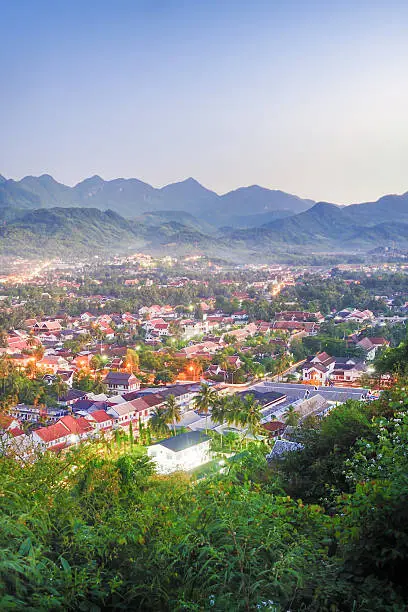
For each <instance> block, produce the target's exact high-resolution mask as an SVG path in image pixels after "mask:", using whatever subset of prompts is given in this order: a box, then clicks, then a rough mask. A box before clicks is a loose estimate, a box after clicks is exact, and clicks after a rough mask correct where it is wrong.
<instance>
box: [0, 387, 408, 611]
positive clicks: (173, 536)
mask: <svg viewBox="0 0 408 612" xmlns="http://www.w3.org/2000/svg"><path fill="white" fill-rule="evenodd" d="M407 406H408V392H407V390H406V388H405V386H404V385H403V384H401V385H400V386H399V387H398V388H396V389H392V390H390V391H388V392H386V393H385V394H384V397H383V398H382V399H381V400H380V401H377V402H373V403H371V404H369V405H367V404H364V403H359V402H351V403H349V404H346V405H345V406H342V407H339V408H337V409H334V410H333V411H332V412H331V413H330V415H329V416H328V417H326V418H325V419H324V420H323V421H321V422H318V421H315V420H313V419H311V420H309V421H308V422H306V424H304V425H303V426H302V428H301V429H300V430H298V434H297V435H298V436H299V439H301V440H302V443H303V444H304V450H303V451H300V452H298V453H296V454H292V455H291V456H290V457H288V458H287V459H285V460H284V461H279V462H277V463H275V464H272V466H268V464H267V463H266V461H265V448H264V447H257V446H255V445H254V444H251V445H250V446H249V448H248V450H247V451H245V452H244V453H242V455H241V456H240V457H239V458H238V460H235V461H227V463H226V465H225V467H224V468H223V473H220V472H219V471H217V470H216V469H215V470H214V471H213V472H212V473H209V474H208V475H207V477H206V478H204V479H202V480H200V481H195V480H194V478H193V477H190V476H187V475H182V474H176V475H173V476H168V477H164V476H157V475H155V473H154V471H153V469H152V466H151V464H150V463H149V461H148V460H147V458H146V457H145V456H144V455H143V452H142V451H141V449H140V447H139V446H135V449H134V450H132V449H129V448H127V450H124V453H126V454H123V455H120V453H119V454H118V453H112V452H111V450H110V449H109V446H107V445H104V444H103V443H102V444H96V443H92V444H90V445H88V446H82V447H81V448H80V449H78V450H75V451H72V452H70V453H69V454H67V455H65V456H62V457H55V456H53V455H51V454H46V455H44V456H43V457H41V458H39V459H38V460H37V461H36V462H34V463H31V464H27V465H24V466H22V465H21V464H20V463H17V462H15V461H14V460H13V459H5V458H3V459H1V460H0V500H1V503H0V548H1V552H0V608H1V609H2V610H18V609H22V608H24V609H27V610H93V611H96V610H106V609H111V610H112V609H114V610H122V609H128V610H147V611H148V610H179V611H187V610H188V611H193V610H194V611H198V610H220V611H223V610H225V611H227V610H228V611H229V610H255V609H265V610H274V611H283V610H313V611H317V610H323V611H324V610H327V611H329V610H330V611H331V612H335V611H347V610H356V611H357V610H358V611H366V612H372V611H373V610H384V611H398V610H403V609H405V608H406V606H407V604H408V590H407V587H406V580H405V577H406V569H407V564H408V536H407V534H408V515H407V512H406V502H407V492H408V480H407V473H408V455H407V449H408V416H407V412H406V409H407ZM301 498H302V499H303V501H301Z"/></svg>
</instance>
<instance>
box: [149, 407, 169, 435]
mask: <svg viewBox="0 0 408 612" xmlns="http://www.w3.org/2000/svg"><path fill="white" fill-rule="evenodd" d="M150 427H151V429H152V431H153V433H154V434H155V435H156V436H165V435H166V434H168V433H169V429H168V427H167V418H166V409H165V408H160V407H159V408H155V409H154V410H153V412H152V414H151V417H150Z"/></svg>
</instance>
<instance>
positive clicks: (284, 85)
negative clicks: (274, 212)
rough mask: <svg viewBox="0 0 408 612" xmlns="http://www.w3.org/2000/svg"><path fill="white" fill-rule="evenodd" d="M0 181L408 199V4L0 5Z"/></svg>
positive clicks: (199, 0) (119, 0) (4, 1)
mask: <svg viewBox="0 0 408 612" xmlns="http://www.w3.org/2000/svg"><path fill="white" fill-rule="evenodd" d="M0 57H1V58H2V61H1V71H2V74H1V86H0V87H1V91H0V173H2V174H4V175H5V176H7V177H11V178H20V177H22V176H24V175H26V174H42V173H45V172H47V173H50V174H52V175H53V176H54V177H55V178H56V179H57V180H60V181H62V182H66V183H68V184H74V183H76V182H78V181H79V180H81V179H83V178H85V177H86V176H90V175H92V174H100V175H101V176H102V177H103V178H106V179H109V178H114V177H118V176H124V177H130V176H133V177H137V178H140V179H142V180H145V181H147V182H149V183H151V184H153V185H155V186H161V185H164V184H166V183H169V182H174V181H177V180H182V179H183V178H186V177H188V176H194V177H195V178H197V180H199V181H200V182H202V183H203V184H204V185H206V186H207V187H209V188H212V189H214V190H216V191H217V192H220V193H221V192H225V191H228V190H230V189H233V188H236V187H238V186H240V185H250V184H254V183H257V184H260V185H264V186H266V187H271V188H279V189H283V190H285V191H289V192H291V193H295V194H297V195H300V196H303V197H311V198H314V199H316V200H327V201H335V202H344V203H350V202H353V201H361V200H370V199H376V198H377V197H379V196H380V195H382V194H384V193H389V192H392V193H400V192H404V191H407V190H408V2H406V1H404V2H403V1H398V2H396V1H393V0H389V1H388V2H386V1H376V0H371V1H365V0H361V1H359V0H354V1H349V0H342V1H338V0H325V1H317V0H316V1H314V0H310V1H309V0H299V1H298V0H282V1H281V0H265V1H258V0H248V1H245V2H244V1H240V0H236V1H232V0H218V1H213V0H190V1H185V2H180V1H172V0H167V1H162V2H159V1H155V0H146V1H143V2H142V1H138V0H133V1H131V0H129V1H125V0H110V1H109V2H108V1H104V0H99V1H94V0H82V1H81V2H79V1H77V0H70V1H67V0H52V1H46V0H44V1H41V0H25V1H23V0H0Z"/></svg>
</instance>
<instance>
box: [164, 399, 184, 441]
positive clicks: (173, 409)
mask: <svg viewBox="0 0 408 612" xmlns="http://www.w3.org/2000/svg"><path fill="white" fill-rule="evenodd" d="M164 405H165V411H166V420H167V423H172V424H173V433H174V435H176V423H179V422H180V420H181V412H180V407H179V406H178V405H177V402H176V398H175V397H174V395H169V397H168V398H167V399H166V402H165V404H164Z"/></svg>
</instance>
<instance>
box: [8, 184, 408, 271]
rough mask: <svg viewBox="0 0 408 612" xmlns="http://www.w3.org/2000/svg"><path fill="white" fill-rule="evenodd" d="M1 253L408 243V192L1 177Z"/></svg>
mask: <svg viewBox="0 0 408 612" xmlns="http://www.w3.org/2000/svg"><path fill="white" fill-rule="evenodd" d="M0 223H1V225H0V254H3V255H28V256H38V255H39V254H43V253H47V254H53V255H54V254H55V255H57V254H69V253H71V254H72V253H75V254H78V255H80V254H81V255H83V254H89V253H93V254H102V253H107V252H109V253H112V252H115V253H119V252H126V251H127V250H129V249H134V250H136V249H143V250H146V251H151V252H160V253H163V252H166V253H168V254H173V253H174V254H181V253H191V252H201V253H206V254H209V255H218V256H222V257H224V258H226V259H228V258H229V259H233V260H235V261H246V260H248V259H250V258H252V259H253V258H254V257H255V258H258V259H261V260H262V259H265V260H266V259H268V260H270V259H273V258H274V257H275V256H276V254H277V253H291V252H295V251H296V253H298V254H303V253H312V252H314V253H318V252H330V251H341V252H347V251H348V252H356V251H358V252H364V251H367V250H369V249H372V248H373V247H378V246H388V245H390V244H392V243H394V244H395V245H398V246H400V247H404V248H406V247H407V246H408V192H407V193H405V194H403V195H387V196H384V197H382V198H380V199H379V200H377V201H375V202H364V203H361V204H352V205H350V206H337V205H335V204H330V203H327V202H318V203H315V202H313V201H311V200H304V199H301V198H298V197H296V196H293V195H290V194H287V193H284V192H282V191H276V190H269V189H264V188H262V187H258V186H252V187H242V188H240V189H237V190H235V191H231V192H229V193H227V194H225V195H222V196H219V195H217V194H216V193H215V192H213V191H210V190H208V189H206V188H205V187H203V186H202V185H200V184H199V183H198V182H197V181H195V180H194V179H187V180H185V181H182V182H180V183H174V184H171V185H167V186H166V187H163V188H161V189H156V188H154V187H151V186H150V185H148V184H147V183H144V182H142V181H139V180H137V179H116V180H113V181H103V179H101V178H100V177H97V176H95V177H92V178H90V179H86V180H85V181H82V182H81V183H78V185H76V186H75V187H68V186H66V185H62V184H61V183H58V182H57V181H55V180H54V179H53V178H52V177H51V176H49V175H42V176H40V177H25V178H24V179H22V180H21V181H14V180H7V179H5V178H4V177H2V176H1V175H0Z"/></svg>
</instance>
